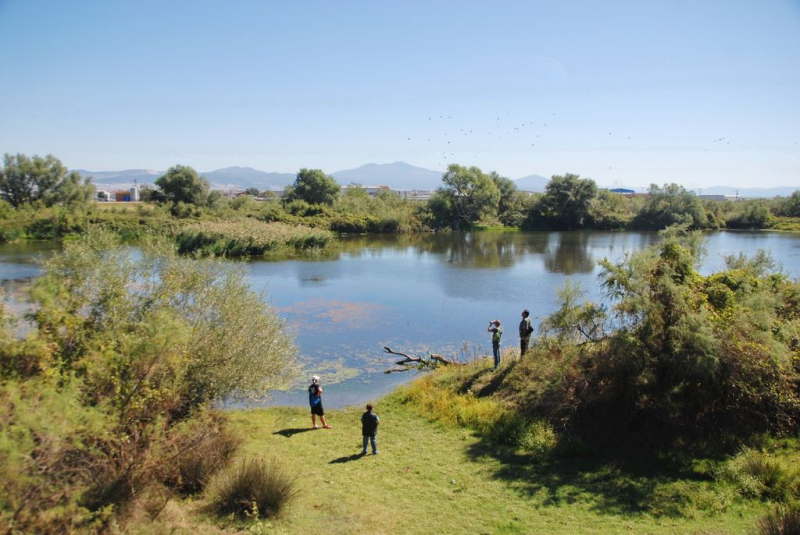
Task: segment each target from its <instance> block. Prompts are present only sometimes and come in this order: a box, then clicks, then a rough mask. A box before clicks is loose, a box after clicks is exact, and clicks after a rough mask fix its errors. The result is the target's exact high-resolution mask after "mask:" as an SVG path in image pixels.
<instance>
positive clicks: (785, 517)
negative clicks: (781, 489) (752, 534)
mask: <svg viewBox="0 0 800 535" xmlns="http://www.w3.org/2000/svg"><path fill="white" fill-rule="evenodd" d="M756 530H757V531H756V533H758V535H800V508H798V507H797V506H791V507H778V508H777V509H775V510H774V511H772V512H771V513H769V514H768V515H766V516H764V517H762V518H760V519H759V520H758V522H756Z"/></svg>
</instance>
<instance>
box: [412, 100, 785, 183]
mask: <svg viewBox="0 0 800 535" xmlns="http://www.w3.org/2000/svg"><path fill="white" fill-rule="evenodd" d="M555 117H556V114H555V113H552V114H550V115H549V116H547V117H546V118H542V119H539V120H536V121H534V120H527V121H526V122H521V123H520V122H515V121H512V120H510V119H511V113H506V115H505V117H500V116H495V118H494V120H493V121H492V123H494V124H493V125H492V126H491V127H490V128H488V129H486V128H482V129H474V128H466V127H462V128H458V130H457V131H456V129H455V128H456V127H455V126H451V125H452V123H451V121H452V118H453V117H452V115H431V116H429V117H427V120H428V123H429V124H430V127H428V129H427V130H428V131H429V132H433V131H434V130H435V129H436V127H435V126H434V125H435V123H437V122H441V123H442V126H445V128H444V129H443V130H444V131H440V132H436V133H434V134H431V133H428V134H426V135H424V136H422V137H421V138H417V137H414V138H412V137H408V138H407V141H408V142H416V141H418V140H419V139H424V140H425V141H424V143H426V144H432V145H433V146H434V147H435V148H436V150H437V156H438V157H439V158H438V159H439V162H438V164H437V165H439V166H440V167H441V166H443V165H444V166H447V165H448V164H450V163H453V162H456V161H457V160H459V159H460V160H461V161H464V160H466V159H467V158H468V157H469V156H468V155H471V156H472V160H473V161H475V160H477V159H478V154H475V153H474V146H475V144H471V145H465V144H464V143H462V141H465V138H469V137H477V136H480V135H483V134H484V132H485V135H486V136H488V138H490V139H492V140H498V141H499V140H501V139H509V140H512V139H513V141H514V142H515V143H516V146H520V144H521V143H524V145H525V146H526V147H527V146H528V144H529V147H530V149H531V150H536V147H537V146H539V147H541V146H542V144H543V142H544V141H545V139H546V138H547V135H546V132H548V131H549V132H552V131H553V123H554V122H555V121H556V119H555ZM548 125H549V126H548ZM612 134H613V132H608V136H603V137H606V138H608V137H610V136H612ZM623 136H624V135H623ZM615 137H616V136H615ZM625 137H627V141H630V140H631V136H624V137H623V138H622V139H625ZM762 137H766V135H764V136H762ZM617 139H620V138H619V137H617ZM730 144H731V141H730V139H729V138H727V137H724V136H723V137H718V138H714V139H713V140H712V145H716V147H719V146H721V145H724V146H726V147H727V146H729V145H730ZM794 145H795V146H797V142H795V143H794ZM698 148H699V147H698ZM714 148H715V147H712V146H710V145H709V146H707V147H706V148H703V152H708V150H709V149H711V150H713V149H714ZM468 149H471V150H470V152H467V150H468ZM613 168H614V167H613V165H609V166H608V169H609V170H612V169H613Z"/></svg>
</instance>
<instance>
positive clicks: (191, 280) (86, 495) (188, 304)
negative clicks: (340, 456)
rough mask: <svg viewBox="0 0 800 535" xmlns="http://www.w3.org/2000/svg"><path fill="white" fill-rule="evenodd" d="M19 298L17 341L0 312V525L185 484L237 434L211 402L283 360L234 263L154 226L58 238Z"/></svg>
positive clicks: (58, 518)
mask: <svg viewBox="0 0 800 535" xmlns="http://www.w3.org/2000/svg"><path fill="white" fill-rule="evenodd" d="M32 297H33V299H34V302H35V304H36V306H37V308H36V312H35V313H34V314H33V315H32V319H33V321H34V322H35V327H36V328H35V329H33V330H32V332H31V333H30V334H29V335H28V337H27V338H26V339H25V340H16V339H15V338H13V336H12V334H11V331H10V329H9V325H10V322H9V319H8V317H7V314H6V312H5V310H4V311H3V312H2V313H0V531H2V532H9V533H16V532H20V533H65V532H70V531H76V530H77V531H80V532H99V531H104V530H111V529H116V527H115V526H118V525H119V523H120V522H122V523H124V518H125V513H126V512H127V511H128V510H130V509H132V508H135V507H136V506H137V500H139V499H141V498H142V497H144V496H151V497H153V496H155V497H159V496H162V503H166V502H165V501H164V499H168V496H169V492H170V489H171V490H172V491H176V492H180V493H184V494H187V493H194V492H197V491H198V490H200V489H201V488H202V487H203V486H204V485H205V483H206V482H207V481H208V479H209V478H210V477H211V476H212V475H213V474H214V473H215V472H216V471H217V470H219V469H220V468H222V467H223V466H224V465H225V464H226V463H227V461H228V459H229V458H230V457H231V456H232V455H233V453H234V452H235V451H236V448H237V447H238V444H239V440H238V439H237V438H235V437H232V436H231V435H230V434H228V432H227V427H226V423H225V422H226V418H224V417H223V416H221V415H220V414H218V413H215V412H214V411H213V410H211V409H210V406H211V405H212V403H213V402H215V401H219V400H222V399H230V398H246V397H248V396H255V395H257V396H263V395H264V394H265V393H266V392H268V391H269V390H270V389H273V388H275V387H277V386H279V385H281V384H283V383H284V382H285V381H286V380H287V378H288V377H290V376H291V375H292V373H293V372H292V370H293V365H294V359H295V355H296V350H295V348H294V345H293V343H292V340H291V338H290V337H289V336H287V335H286V334H285V332H284V328H283V322H282V320H281V319H280V318H279V317H278V316H277V315H276V314H275V313H274V312H273V311H272V310H271V309H270V308H269V306H268V305H267V304H266V302H265V301H264V299H263V296H262V295H260V294H258V293H256V292H253V291H252V290H251V289H250V288H249V287H248V286H247V285H246V284H245V282H244V280H243V275H242V271H241V270H240V269H239V268H238V267H237V266H232V265H230V264H226V263H223V262H219V261H198V260H189V259H186V258H181V257H179V256H178V255H177V253H176V251H175V250H174V247H173V246H171V245H170V244H169V243H167V242H165V241H163V240H156V241H152V240H151V241H146V242H145V243H143V245H142V247H141V248H140V249H139V250H138V251H132V250H131V249H129V248H126V247H123V246H122V245H121V244H120V243H119V242H118V241H117V240H116V239H115V238H114V237H113V236H112V235H110V234H107V233H90V234H88V235H86V236H85V237H83V238H81V239H80V240H76V241H71V242H68V243H65V246H64V250H63V251H62V252H61V253H58V254H56V255H54V256H53V257H52V258H51V259H49V260H47V261H46V262H45V263H44V273H43V275H42V276H41V277H40V278H39V279H37V280H36V281H35V282H34V284H33V290H32ZM163 496H166V498H163ZM150 501H151V502H153V500H152V499H151V500H150ZM155 501H156V502H157V501H158V500H155ZM153 503H154V502H153ZM146 508H147V509H150V510H153V511H157V510H158V507H155V506H153V507H150V506H147V507H146Z"/></svg>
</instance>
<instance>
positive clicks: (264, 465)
mask: <svg viewBox="0 0 800 535" xmlns="http://www.w3.org/2000/svg"><path fill="white" fill-rule="evenodd" d="M297 492H298V490H297V475H294V474H291V473H289V472H288V471H286V469H285V468H283V466H281V465H280V464H279V463H278V462H277V461H276V460H274V459H273V460H271V461H267V460H264V459H250V460H244V461H242V462H241V463H240V464H237V465H236V466H235V467H233V468H232V469H230V470H228V471H227V472H223V473H221V474H220V475H219V476H217V477H216V478H215V479H214V480H213V481H212V482H211V484H210V485H209V488H208V495H209V503H210V507H211V509H212V510H213V511H214V512H215V513H217V514H219V515H220V516H227V515H234V516H238V517H247V518H258V517H262V518H275V517H277V516H279V515H280V513H281V511H283V510H284V508H285V507H286V506H287V505H288V504H289V503H290V502H291V501H292V500H293V499H294V498H295V496H296V495H297Z"/></svg>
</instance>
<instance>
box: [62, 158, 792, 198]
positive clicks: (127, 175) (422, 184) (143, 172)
mask: <svg viewBox="0 0 800 535" xmlns="http://www.w3.org/2000/svg"><path fill="white" fill-rule="evenodd" d="M76 171H77V172H78V173H79V174H80V175H81V176H83V177H92V182H93V183H94V184H96V185H97V186H98V187H100V188H101V189H102V188H104V187H106V188H109V189H114V188H127V187H130V186H132V185H133V184H134V181H135V182H136V183H138V184H139V185H143V184H152V183H153V182H154V181H155V180H156V179H157V178H158V177H160V176H161V175H163V174H164V172H163V171H153V170H151V169H127V170H124V171H87V170H85V169H76ZM442 174H443V173H442V171H433V170H431V169H425V168H424V167H416V166H413V165H410V164H407V163H405V162H394V163H386V164H376V163H368V164H366V165H362V166H361V167H357V168H355V169H347V170H344V171H336V172H335V173H331V176H332V177H333V178H335V179H336V181H337V182H339V184H341V185H343V186H346V185H348V184H351V183H358V184H361V185H363V186H388V187H389V188H391V189H393V190H412V189H417V190H434V189H436V188H438V187H440V186H441V185H442ZM200 175H201V176H204V177H205V178H207V179H208V181H209V182H211V184H212V186H213V187H214V188H216V189H229V188H258V189H260V190H281V189H283V188H284V187H285V186H287V185H289V184H291V183H292V182H294V180H295V178H296V174H295V173H267V172H265V171H259V170H258V169H253V168H252V167H226V168H224V169H217V170H216V171H208V172H205V173H200ZM549 181H550V179H549V178H546V177H543V176H541V175H528V176H524V177H522V178H518V179H516V180H514V182H515V183H516V185H517V188H518V189H520V190H522V191H530V192H541V191H544V189H545V187H546V186H547V183H548V182H549ZM629 189H633V190H635V191H642V188H640V187H635V188H634V187H631V188H629ZM796 190H800V186H782V187H775V188H734V187H730V186H715V187H711V188H703V189H702V190H695V189H693V190H692V191H694V192H695V193H698V192H699V193H702V194H703V195H736V194H737V192H738V194H739V196H741V197H777V196H783V197H787V196H789V195H791V194H792V192H794V191H796Z"/></svg>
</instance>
